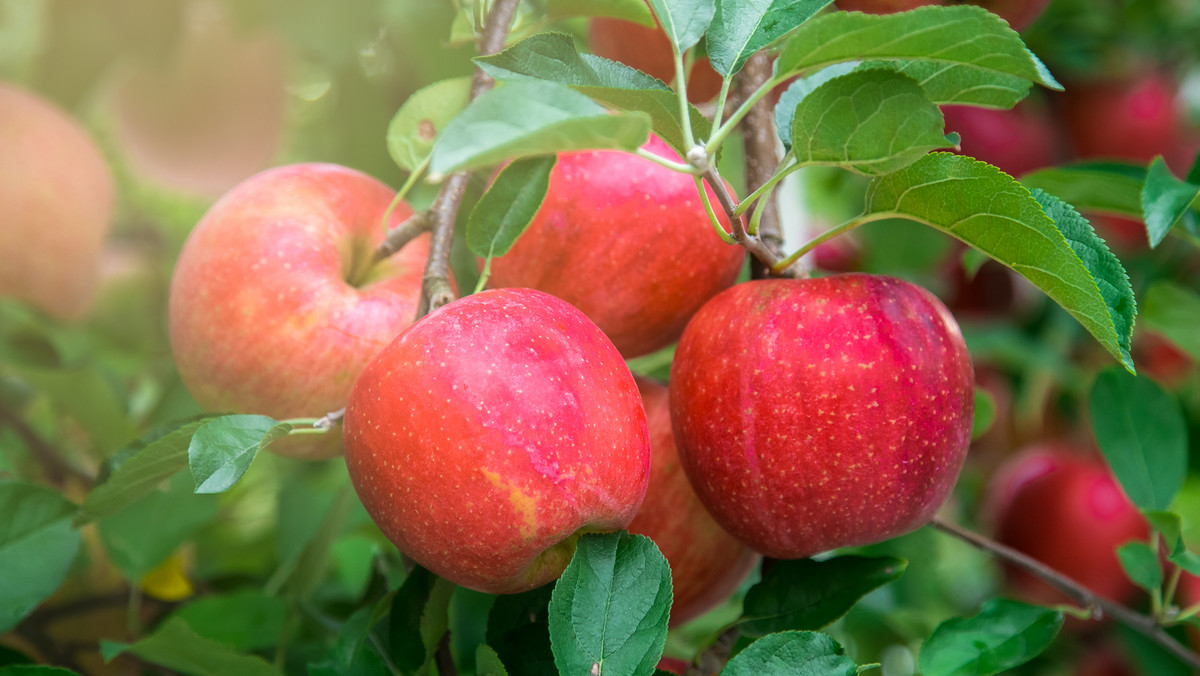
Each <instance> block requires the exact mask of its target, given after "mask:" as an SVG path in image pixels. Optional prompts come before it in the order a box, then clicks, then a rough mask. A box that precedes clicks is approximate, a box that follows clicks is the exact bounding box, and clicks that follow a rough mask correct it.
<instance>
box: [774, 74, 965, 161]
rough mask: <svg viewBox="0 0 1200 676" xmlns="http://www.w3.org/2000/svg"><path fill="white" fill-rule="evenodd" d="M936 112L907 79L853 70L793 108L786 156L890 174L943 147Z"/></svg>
mask: <svg viewBox="0 0 1200 676" xmlns="http://www.w3.org/2000/svg"><path fill="white" fill-rule="evenodd" d="M944 126H945V124H944V122H943V121H942V111H941V110H940V109H939V108H938V107H937V106H936V105H934V104H933V103H932V102H931V101H930V100H929V99H927V98H925V93H924V92H923V91H922V90H921V86H920V85H918V84H917V82H916V81H915V80H913V79H912V78H910V77H908V76H906V75H901V74H899V73H895V72H892V71H886V70H866V71H854V72H852V73H849V74H847V75H842V76H840V77H835V78H833V79H831V80H829V81H828V82H825V83H824V84H821V85H819V86H818V87H817V88H816V89H814V90H813V91H812V92H811V93H809V94H808V96H805V97H804V98H803V99H802V100H801V101H800V103H799V104H798V105H797V106H796V110H795V113H794V117H793V119H792V135H791V136H792V153H793V154H794V155H795V157H796V161H797V162H798V163H800V164H834V165H838V166H841V167H844V168H846V169H849V170H850V171H854V172H856V173H860V174H866V175H879V174H890V173H892V172H893V171H896V170H898V169H902V168H904V167H906V166H908V165H910V164H912V163H913V162H915V161H917V160H918V159H920V158H921V157H922V156H923V155H925V154H926V153H928V152H929V151H931V150H936V149H938V148H949V147H952V146H953V145H954V144H953V143H952V142H948V141H947V139H946V136H945V135H944V134H943V133H942V129H943V127H944Z"/></svg>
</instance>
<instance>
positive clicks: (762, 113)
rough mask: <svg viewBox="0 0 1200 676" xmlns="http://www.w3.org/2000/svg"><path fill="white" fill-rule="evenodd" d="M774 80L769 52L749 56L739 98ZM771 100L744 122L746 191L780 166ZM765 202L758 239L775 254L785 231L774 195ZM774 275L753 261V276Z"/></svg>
mask: <svg viewBox="0 0 1200 676" xmlns="http://www.w3.org/2000/svg"><path fill="white" fill-rule="evenodd" d="M769 79H771V58H770V56H768V55H767V53H766V52H758V53H756V54H755V55H754V56H752V57H750V60H749V61H747V62H746V65H745V66H744V67H743V68H742V70H741V72H739V73H738V74H737V76H736V78H735V79H734V85H735V87H736V90H737V94H738V97H739V98H740V99H742V100H743V101H744V100H746V99H748V98H749V97H750V95H752V94H753V93H754V92H755V91H757V90H758V88H759V87H761V86H763V84H764V83H766V82H767V80H769ZM768 99H769V97H766V96H764V97H763V98H761V99H759V101H758V103H756V104H755V105H754V106H753V107H752V108H750V112H749V113H747V114H746V117H745V118H743V119H742V123H741V124H742V132H743V138H744V139H745V144H746V160H745V161H746V189H747V190H750V191H754V190H756V189H758V188H759V187H761V186H762V185H763V184H765V183H766V182H767V181H768V180H770V179H771V177H772V176H774V175H775V169H776V168H777V167H778V166H779V148H778V146H777V144H776V140H775V116H774V114H773V112H772V110H771V108H772V106H771V103H770V101H769V100H768ZM762 199H764V200H766V202H765V205H764V209H765V211H764V212H763V215H762V218H761V220H760V221H759V228H758V237H759V238H760V239H762V241H763V243H764V244H765V245H766V247H767V248H768V249H770V250H773V251H781V250H782V249H783V231H782V229H781V228H780V223H779V205H778V203H777V202H776V201H775V199H774V198H773V197H772V196H771V195H764V196H763V198H762ZM770 275H771V268H770V265H768V264H766V263H764V262H763V261H762V260H761V259H759V258H758V257H755V258H754V259H753V260H751V261H750V276H751V277H752V278H754V279H764V278H766V277H769V276H770Z"/></svg>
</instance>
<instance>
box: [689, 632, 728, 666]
mask: <svg viewBox="0 0 1200 676" xmlns="http://www.w3.org/2000/svg"><path fill="white" fill-rule="evenodd" d="M739 635H740V634H739V632H738V629H737V627H730V628H729V629H726V630H725V631H723V632H721V635H720V636H718V637H717V640H716V641H713V644H712V645H710V646H708V648H706V649H705V650H704V652H702V653H700V659H698V660H696V661H694V662H693V663H691V664H689V665H688V668H687V676H715V675H716V674H719V673H721V670H722V669H724V668H725V665H726V664H727V663H728V662H729V655H730V653H732V652H733V646H734V644H736V643H737V640H738V636H739Z"/></svg>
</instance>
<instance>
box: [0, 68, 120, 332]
mask: <svg viewBox="0 0 1200 676" xmlns="http://www.w3.org/2000/svg"><path fill="white" fill-rule="evenodd" d="M112 211H113V177H112V172H111V171H110V170H109V168H108V164H107V163H106V162H105V160H104V156H103V155H102V154H101V153H100V149H99V148H98V147H97V146H96V144H95V142H94V141H92V139H91V137H89V136H88V134H87V132H86V131H84V129H83V127H81V126H80V125H79V123H78V122H76V121H75V120H73V119H71V117H69V116H68V115H67V114H66V113H65V112H63V111H62V110H60V109H59V108H58V107H56V106H55V105H54V104H52V103H50V102H49V101H46V100H44V99H42V98H41V97H40V96H38V95H37V94H34V93H32V92H28V91H25V90H23V89H18V88H17V87H15V86H12V85H9V84H5V83H3V82H0V260H3V263H0V297H3V296H7V297H10V298H16V299H18V300H21V301H23V302H26V303H29V304H30V305H32V306H34V307H36V308H38V309H39V310H42V311H43V312H45V313H47V314H49V315H52V316H54V317H57V318H59V319H67V320H73V319H79V318H81V317H82V316H83V315H85V314H86V313H87V312H88V311H89V310H90V309H91V307H92V302H93V300H94V297H95V293H96V288H97V275H98V272H99V264H100V263H99V261H100V250H101V248H102V245H103V243H104V238H105V235H106V234H107V233H108V228H109V224H110V220H111V218H112Z"/></svg>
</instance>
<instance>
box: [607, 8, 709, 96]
mask: <svg viewBox="0 0 1200 676" xmlns="http://www.w3.org/2000/svg"><path fill="white" fill-rule="evenodd" d="M588 44H589V45H590V46H591V49H592V53H593V54H595V55H596V56H602V57H604V58H606V59H611V60H613V61H619V62H621V63H623V64H625V65H626V66H630V67H632V68H636V69H638V70H640V71H642V72H643V73H645V74H647V75H649V76H651V77H656V78H658V79H659V80H662V81H663V82H665V83H667V84H672V83H673V82H674V81H675V56H674V53H673V51H672V50H671V41H670V39H669V38H668V37H667V34H666V33H664V32H663V31H662V29H661V28H658V27H657V26H655V27H654V28H650V27H649V26H643V25H642V24H640V23H636V22H634V21H625V20H624V19H613V18H609V17H593V18H592V19H591V20H589V21H588ZM721 81H722V77H721V75H720V74H719V73H717V71H715V70H713V67H712V66H711V65H710V64H709V62H708V57H707V56H702V57H700V58H698V59H696V63H695V64H693V65H692V70H691V72H690V73H688V79H687V88H688V100H689V101H691V102H692V103H703V102H704V101H711V100H712V99H714V98H716V96H717V94H719V93H720V91H721Z"/></svg>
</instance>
